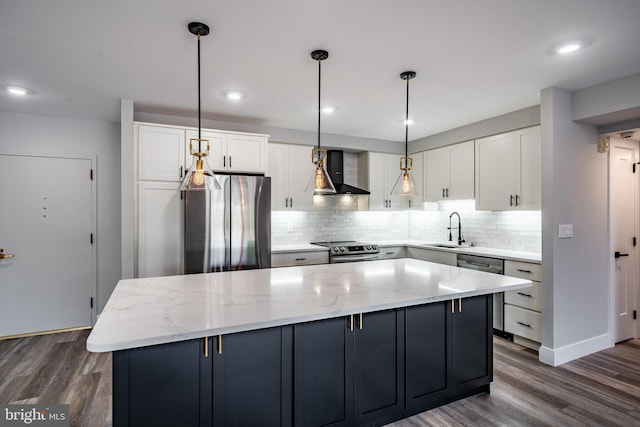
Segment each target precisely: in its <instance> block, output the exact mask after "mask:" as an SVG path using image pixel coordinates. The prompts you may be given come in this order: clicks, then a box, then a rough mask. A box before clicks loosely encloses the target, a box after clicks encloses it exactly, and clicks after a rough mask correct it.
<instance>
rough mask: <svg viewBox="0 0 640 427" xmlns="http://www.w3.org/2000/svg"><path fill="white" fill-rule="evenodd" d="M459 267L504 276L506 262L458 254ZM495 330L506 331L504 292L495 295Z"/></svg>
mask: <svg viewBox="0 0 640 427" xmlns="http://www.w3.org/2000/svg"><path fill="white" fill-rule="evenodd" d="M458 267H460V268H467V269H470V270H478V271H485V272H487V273H494V274H504V260H501V259H498V258H489V257H483V256H478V255H466V254H458ZM493 329H494V330H496V331H499V332H503V331H504V292H498V293H495V294H493Z"/></svg>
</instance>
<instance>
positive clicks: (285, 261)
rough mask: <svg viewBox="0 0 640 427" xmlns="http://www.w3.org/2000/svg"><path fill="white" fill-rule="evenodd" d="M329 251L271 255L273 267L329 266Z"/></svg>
mask: <svg viewBox="0 0 640 427" xmlns="http://www.w3.org/2000/svg"><path fill="white" fill-rule="evenodd" d="M328 263H329V251H328V250H327V251H306V252H285V253H272V254H271V267H293V266H296V265H314V264H328Z"/></svg>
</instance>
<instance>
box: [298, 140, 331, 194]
mask: <svg viewBox="0 0 640 427" xmlns="http://www.w3.org/2000/svg"><path fill="white" fill-rule="evenodd" d="M326 157H327V150H322V149H320V150H318V149H317V148H313V149H312V150H311V159H312V162H313V164H314V165H315V166H314V167H313V170H312V171H311V176H310V177H309V180H308V181H307V185H306V186H305V187H304V191H305V192H306V191H309V190H310V189H311V188H312V186H313V195H314V196H324V195H327V194H336V188H335V187H334V185H333V182H332V181H331V178H330V177H329V172H327V168H326V166H325V159H326Z"/></svg>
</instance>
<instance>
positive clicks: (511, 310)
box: [504, 304, 542, 342]
mask: <svg viewBox="0 0 640 427" xmlns="http://www.w3.org/2000/svg"><path fill="white" fill-rule="evenodd" d="M541 317H542V315H541V314H540V313H538V312H535V311H531V310H527V309H526V308H520V307H515V306H512V305H509V304H505V306H504V330H505V331H507V332H511V333H512V334H514V335H519V336H521V337H524V338H528V339H530V340H533V341H536V342H540V341H541V337H540V318H541Z"/></svg>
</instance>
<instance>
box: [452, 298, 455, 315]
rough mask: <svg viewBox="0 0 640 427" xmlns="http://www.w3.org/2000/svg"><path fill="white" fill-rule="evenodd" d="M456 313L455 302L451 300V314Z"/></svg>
mask: <svg viewBox="0 0 640 427" xmlns="http://www.w3.org/2000/svg"><path fill="white" fill-rule="evenodd" d="M455 312H456V306H455V302H454V300H451V313H455Z"/></svg>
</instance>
